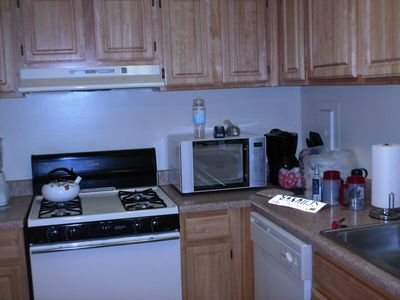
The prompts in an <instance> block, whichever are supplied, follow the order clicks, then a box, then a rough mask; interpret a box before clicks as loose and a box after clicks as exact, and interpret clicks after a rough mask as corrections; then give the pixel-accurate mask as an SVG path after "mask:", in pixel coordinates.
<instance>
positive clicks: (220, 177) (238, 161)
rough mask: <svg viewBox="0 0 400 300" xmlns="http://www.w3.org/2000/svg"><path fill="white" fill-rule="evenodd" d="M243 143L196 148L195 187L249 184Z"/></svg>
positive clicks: (196, 188) (208, 188) (194, 165)
mask: <svg viewBox="0 0 400 300" xmlns="http://www.w3.org/2000/svg"><path fill="white" fill-rule="evenodd" d="M245 149H246V148H245V147H244V146H243V144H225V143H224V144H218V145H205V146H200V147H196V148H195V149H193V150H194V153H193V154H194V155H193V157H194V162H193V169H194V173H193V175H194V188H195V190H210V189H216V188H232V187H243V186H247V184H248V182H247V179H246V176H245V172H246V170H247V167H246V162H247V154H246V151H245Z"/></svg>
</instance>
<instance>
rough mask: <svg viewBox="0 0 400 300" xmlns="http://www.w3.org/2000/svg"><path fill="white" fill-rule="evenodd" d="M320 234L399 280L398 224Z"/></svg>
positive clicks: (357, 227)
mask: <svg viewBox="0 0 400 300" xmlns="http://www.w3.org/2000/svg"><path fill="white" fill-rule="evenodd" d="M321 234H322V235H323V236H325V237H327V238H329V239H330V240H332V241H334V242H336V243H338V244H339V245H341V246H343V247H345V248H346V249H349V250H350V251H352V252H354V253H355V254H357V255H359V256H361V257H363V258H364V259H366V260H367V261H369V262H371V263H373V264H375V265H376V266H378V267H379V268H381V269H383V270H385V271H387V272H389V273H391V274H393V275H394V276H396V277H399V278H400V222H395V223H387V224H374V225H365V226H356V227H349V228H342V229H335V230H324V231H321Z"/></svg>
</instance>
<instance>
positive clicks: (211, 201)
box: [161, 185, 261, 213]
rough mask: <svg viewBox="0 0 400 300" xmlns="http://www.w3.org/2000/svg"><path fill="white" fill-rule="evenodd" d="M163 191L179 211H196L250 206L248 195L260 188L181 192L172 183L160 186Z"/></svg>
mask: <svg viewBox="0 0 400 300" xmlns="http://www.w3.org/2000/svg"><path fill="white" fill-rule="evenodd" d="M161 188H162V189H163V191H164V192H165V193H166V194H167V195H168V196H169V197H170V198H171V199H172V200H173V201H174V202H175V203H176V204H177V205H178V207H179V212H181V213H182V212H183V213H186V212H196V211H205V210H214V209H224V208H234V207H250V206H251V201H250V196H251V195H254V194H255V193H256V191H258V190H261V189H248V190H240V191H239V190H230V191H219V192H207V193H195V194H182V193H180V192H179V191H178V190H177V189H175V188H174V187H173V186H172V185H163V186H161Z"/></svg>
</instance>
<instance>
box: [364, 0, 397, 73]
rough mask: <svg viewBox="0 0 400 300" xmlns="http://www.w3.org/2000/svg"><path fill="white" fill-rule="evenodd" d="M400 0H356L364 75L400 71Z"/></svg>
mask: <svg viewBox="0 0 400 300" xmlns="http://www.w3.org/2000/svg"><path fill="white" fill-rule="evenodd" d="M399 16H400V1H398V0H361V1H360V2H359V32H360V64H361V75H362V76H364V77H382V76H394V75H397V76H398V75H400V17H399Z"/></svg>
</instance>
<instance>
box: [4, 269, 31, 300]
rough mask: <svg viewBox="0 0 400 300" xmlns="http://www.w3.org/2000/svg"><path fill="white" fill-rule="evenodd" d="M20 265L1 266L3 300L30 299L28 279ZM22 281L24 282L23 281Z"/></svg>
mask: <svg viewBox="0 0 400 300" xmlns="http://www.w3.org/2000/svg"><path fill="white" fill-rule="evenodd" d="M23 274H24V273H23V270H22V269H21V267H20V266H19V265H9V266H6V265H2V266H0V295H1V298H0V299H1V300H26V299H28V293H27V286H25V285H24V284H25V283H26V279H25V278H24V277H23ZM21 279H22V280H21Z"/></svg>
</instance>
